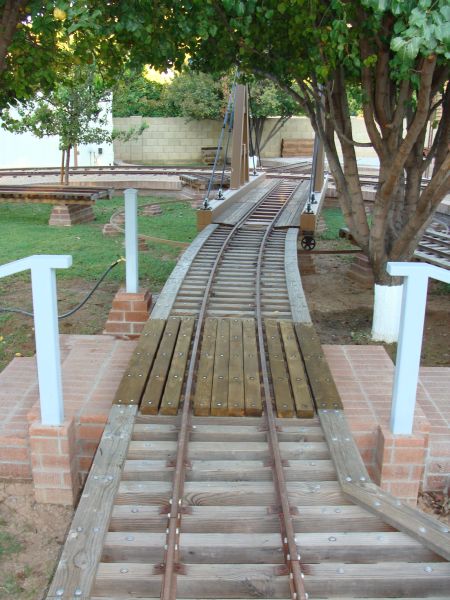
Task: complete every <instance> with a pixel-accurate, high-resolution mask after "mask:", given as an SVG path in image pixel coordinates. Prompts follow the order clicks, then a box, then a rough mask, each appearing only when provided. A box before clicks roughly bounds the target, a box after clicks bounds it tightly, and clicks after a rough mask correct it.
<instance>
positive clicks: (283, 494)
mask: <svg viewBox="0 0 450 600" xmlns="http://www.w3.org/2000/svg"><path fill="white" fill-rule="evenodd" d="M280 213H281V211H280V212H279V213H278V214H277V215H276V217H275V218H274V220H273V221H272V223H271V224H270V225H269V227H268V228H267V230H266V232H265V234H264V237H263V239H262V241H261V246H260V251H259V255H258V263H257V269H256V323H257V328H258V343H259V355H260V361H261V372H262V377H263V389H264V407H265V416H266V422H267V432H268V438H269V439H268V441H269V448H270V450H271V454H272V459H273V465H272V472H273V476H274V483H275V487H276V491H277V495H278V499H279V502H280V508H281V515H280V524H281V529H282V542H283V550H284V554H285V559H286V564H287V565H288V567H289V569H290V574H291V579H290V585H291V591H292V598H293V600H307V598H308V594H307V593H306V592H305V586H304V583H303V577H304V576H303V573H302V569H301V565H300V555H299V553H298V550H297V543H296V540H295V530H294V525H293V523H292V515H291V508H290V505H289V498H288V491H287V486H286V480H285V477H284V469H283V462H282V458H281V451H280V445H279V442H278V435H277V426H276V421H275V415H274V410H273V405H272V393H271V390H270V384H269V375H268V365H267V360H266V353H265V346H264V324H263V320H262V308H261V270H262V259H263V252H264V246H265V243H266V241H267V238H268V237H269V235H270V233H271V232H272V230H273V228H274V225H275V223H276V221H277V219H278V217H279V215H280Z"/></svg>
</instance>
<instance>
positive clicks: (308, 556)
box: [47, 406, 450, 600]
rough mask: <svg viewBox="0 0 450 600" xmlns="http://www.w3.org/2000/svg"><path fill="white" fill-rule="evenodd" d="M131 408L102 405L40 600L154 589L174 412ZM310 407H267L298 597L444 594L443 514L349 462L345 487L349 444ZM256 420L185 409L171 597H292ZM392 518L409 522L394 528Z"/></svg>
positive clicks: (333, 415) (340, 421) (449, 582)
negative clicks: (310, 414)
mask: <svg viewBox="0 0 450 600" xmlns="http://www.w3.org/2000/svg"><path fill="white" fill-rule="evenodd" d="M135 410H136V408H135V407H134V406H130V407H120V406H116V407H115V408H114V409H113V413H112V415H111V419H110V424H109V425H108V426H107V429H106V430H105V435H104V437H103V439H102V442H101V448H102V451H103V452H102V457H103V458H102V459H100V458H99V457H98V456H97V458H96V460H95V462H94V467H93V470H92V472H91V475H90V477H89V480H88V484H87V486H86V488H85V491H84V493H83V497H82V500H81V503H80V506H79V508H78V510H77V513H76V516H75V520H74V522H73V524H72V527H71V529H70V532H69V536H68V540H67V542H66V546H65V548H64V552H63V555H62V560H61V562H60V565H59V567H58V569H57V572H56V575H55V578H54V581H53V582H52V585H51V588H50V590H49V594H48V595H47V600H50V599H51V600H56V599H57V598H61V597H63V598H70V599H72V598H77V597H82V598H84V599H85V600H87V599H90V600H100V598H102V599H106V598H108V599H109V600H113V599H114V600H116V599H117V600H125V599H126V598H135V599H136V598H137V599H141V600H149V599H156V598H159V597H160V593H161V585H162V580H163V576H164V572H163V570H162V569H161V566H160V565H161V564H162V561H163V556H164V544H165V540H166V527H167V522H168V518H169V517H170V510H171V505H170V498H171V493H172V487H171V479H172V476H173V470H174V467H173V464H174V457H175V454H176V448H177V442H176V440H177V435H178V426H179V418H178V417H176V416H175V417H174V416H172V417H169V416H166V417H163V416H161V415H157V416H151V415H138V417H137V418H136V420H135V422H134V425H133V424H132V423H133V418H132V416H133V415H134V412H135ZM120 411H122V414H120ZM123 411H125V415H124V414H123ZM128 411H131V412H128ZM319 412H320V414H319V419H318V418H317V417H315V418H314V419H308V420H302V419H278V420H277V427H278V435H279V439H280V449H281V453H282V458H283V464H284V465H285V466H284V470H285V473H286V479H287V482H288V483H287V487H288V494H289V500H290V503H291V507H292V511H293V514H292V519H293V525H294V529H295V534H296V543H297V546H298V551H299V553H300V554H301V561H302V568H303V572H304V574H305V579H304V582H305V588H306V589H307V590H308V594H309V598H310V599H314V598H341V599H342V598H361V597H367V598H371V597H372V598H375V597H376V598H385V597H397V598H410V599H411V598H419V597H420V598H424V597H428V598H429V597H434V598H448V590H449V589H450V563H449V562H447V561H446V560H445V559H444V556H443V555H442V554H441V553H442V552H444V554H445V552H446V553H447V560H448V557H449V556H450V545H449V542H448V539H447V538H448V534H445V533H443V531H442V525H441V526H440V525H439V524H437V523H436V522H435V521H434V520H433V519H430V518H429V517H427V516H426V515H421V514H420V513H419V512H418V511H416V510H414V509H411V508H409V507H407V506H405V505H404V504H402V503H401V502H398V501H396V500H395V499H391V497H389V495H387V494H385V493H383V492H381V491H380V490H379V489H377V488H376V486H374V484H371V483H369V481H368V479H366V481H365V482H361V481H360V478H361V477H367V478H368V475H367V473H366V471H365V469H364V467H363V466H362V467H361V466H359V467H357V468H356V470H355V468H353V470H352V471H351V472H352V475H353V476H354V477H355V478H356V476H357V475H358V476H359V478H358V482H355V483H353V487H354V488H355V490H353V492H352V491H351V490H350V489H349V487H348V486H349V485H350V484H348V483H346V484H345V483H342V482H341V481H340V480H341V478H342V477H343V475H345V480H346V479H348V477H349V476H348V475H347V473H348V472H349V471H348V465H349V462H348V461H349V459H350V462H351V461H352V460H353V450H354V448H353V446H352V445H351V444H350V445H349V444H348V442H344V439H345V438H344V436H346V435H347V433H348V432H347V431H346V429H345V418H344V417H343V413H342V411H331V412H329V411H319ZM118 418H120V419H122V421H121V427H120V428H117V425H118V421H117V419H118ZM123 419H125V420H123ZM114 424H115V425H114ZM262 425H263V421H261V419H260V418H248V417H241V418H239V417H234V418H230V417H207V418H202V417H193V418H192V426H191V432H190V442H189V454H188V458H187V460H188V463H187V464H188V469H187V476H186V484H185V487H184V493H183V497H182V500H181V501H182V506H183V513H182V520H181V524H180V527H181V532H180V539H179V548H180V549H179V567H178V569H177V573H178V575H177V598H192V599H199V598H204V599H206V598H217V599H224V598H237V599H250V598H254V597H258V598H270V599H274V598H282V599H288V598H291V595H290V592H289V576H288V572H287V571H286V568H285V567H284V564H283V554H282V552H281V539H280V532H279V514H278V509H277V506H276V495H275V494H274V488H273V482H272V471H271V465H270V453H269V448H268V442H267V432H266V431H265V430H264V427H262ZM343 427H344V428H343ZM336 438H339V441H337V439H336ZM333 440H334V441H333ZM108 444H113V445H114V444H116V445H117V450H116V451H114V452H110V451H109V450H107V449H106V448H107V445H108ZM337 446H340V447H341V448H342V447H344V448H345V450H343V451H342V452H341V451H340V450H338V449H337ZM126 448H128V450H126ZM338 456H341V457H343V458H344V457H345V458H344V460H341V459H340V458H338ZM108 465H111V466H108ZM111 469H112V470H111ZM342 469H343V471H342ZM120 472H121V474H120ZM361 473H363V474H364V475H361ZM345 485H347V487H345ZM352 494H353V496H355V497H356V496H358V500H357V503H355V501H354V500H353V498H352ZM361 494H369V497H370V499H369V500H366V499H364V498H363V497H362V496H361ZM112 497H114V498H113V500H111V498H112ZM386 503H392V507H391V508H389V507H386V506H383V505H384V504H386ZM394 508H395V510H394ZM394 521H395V522H394ZM400 521H403V522H406V523H403V525H404V527H405V528H407V529H408V530H409V531H407V532H400V531H398V529H399V526H400V525H399V522H400ZM439 527H440V528H441V529H439ZM445 536H447V538H446V537H445ZM442 539H444V542H443V541H442ZM445 548H447V551H446V550H445ZM61 590H63V594H61Z"/></svg>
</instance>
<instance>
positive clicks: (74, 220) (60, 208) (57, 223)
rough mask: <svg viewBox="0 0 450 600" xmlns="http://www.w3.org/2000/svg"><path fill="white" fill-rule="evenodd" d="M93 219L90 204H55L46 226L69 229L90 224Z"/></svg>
mask: <svg viewBox="0 0 450 600" xmlns="http://www.w3.org/2000/svg"><path fill="white" fill-rule="evenodd" d="M94 219H95V215H94V210H93V208H92V206H91V205H90V204H88V205H87V204H56V205H55V206H54V207H53V210H52V214H51V215H50V220H49V222H48V224H49V225H53V226H54V227H71V226H72V225H79V224H80V223H90V222H91V221H94Z"/></svg>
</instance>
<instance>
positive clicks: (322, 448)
mask: <svg viewBox="0 0 450 600" xmlns="http://www.w3.org/2000/svg"><path fill="white" fill-rule="evenodd" d="M176 448H177V444H176V442H175V441H168V442H165V441H155V442H140V441H132V442H131V443H130V447H129V450H128V458H129V459H130V460H150V459H151V460H172V458H173V456H174V454H175V452H176ZM280 451H281V456H282V458H283V460H307V459H308V460H313V461H314V460H322V459H325V460H329V459H330V451H329V449H328V445H327V444H326V443H325V442H309V443H306V444H298V443H297V442H280ZM205 457H207V458H208V460H267V459H268V458H269V447H268V444H267V443H266V442H190V443H189V458H190V460H194V459H195V460H204V459H205Z"/></svg>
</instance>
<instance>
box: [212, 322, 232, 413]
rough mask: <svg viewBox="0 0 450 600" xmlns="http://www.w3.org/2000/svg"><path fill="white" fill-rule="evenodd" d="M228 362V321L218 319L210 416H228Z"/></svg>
mask: <svg viewBox="0 0 450 600" xmlns="http://www.w3.org/2000/svg"><path fill="white" fill-rule="evenodd" d="M229 361H230V321H229V320H228V319H220V320H219V322H218V324H217V338H216V351H215V355H214V374H213V384H212V393H211V415H212V416H224V415H227V414H228V382H229V379H228V376H229Z"/></svg>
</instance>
